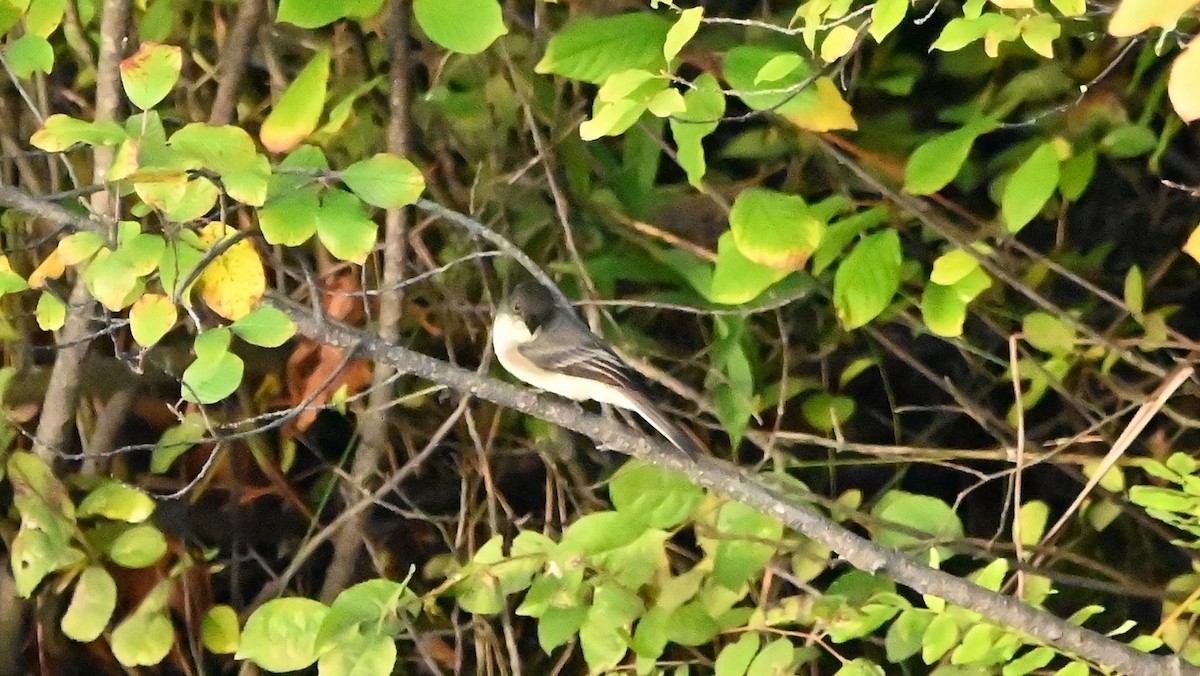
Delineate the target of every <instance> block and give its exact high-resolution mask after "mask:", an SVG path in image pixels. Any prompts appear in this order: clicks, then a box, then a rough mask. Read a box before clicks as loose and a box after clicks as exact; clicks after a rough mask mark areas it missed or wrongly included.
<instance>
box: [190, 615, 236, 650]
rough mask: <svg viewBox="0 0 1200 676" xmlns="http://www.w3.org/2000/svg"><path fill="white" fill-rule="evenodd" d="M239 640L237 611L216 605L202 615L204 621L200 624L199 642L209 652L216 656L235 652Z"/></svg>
mask: <svg viewBox="0 0 1200 676" xmlns="http://www.w3.org/2000/svg"><path fill="white" fill-rule="evenodd" d="M241 638H242V631H241V628H240V627H239V626H238V617H237V611H235V610H234V609H233V608H232V607H230V606H227V605H224V604H222V605H216V606H213V607H212V608H209V609H208V612H207V613H205V614H204V619H203V620H201V622H200V640H201V642H203V643H204V647H205V649H207V650H208V651H209V652H211V653H215V654H217V655H228V654H230V653H234V652H237V649H238V645H239V644H240V643H241Z"/></svg>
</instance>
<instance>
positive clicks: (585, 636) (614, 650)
mask: <svg viewBox="0 0 1200 676" xmlns="http://www.w3.org/2000/svg"><path fill="white" fill-rule="evenodd" d="M597 617H598V615H597V614H596V613H589V614H588V617H587V619H586V620H584V623H583V625H582V626H581V627H580V628H579V643H580V645H581V646H582V647H583V659H584V661H585V662H587V665H588V667H589V669H590V670H591V673H604V672H608V671H609V670H611V669H612V668H613V667H615V666H617V664H618V663H619V662H620V661H621V659H622V658H623V657H625V653H626V652H628V650H629V647H628V645H627V644H626V642H625V636H626V635H627V634H626V632H625V631H624V630H623V628H621V627H616V626H613V625H612V624H610V623H608V622H606V621H601V620H598V619H597Z"/></svg>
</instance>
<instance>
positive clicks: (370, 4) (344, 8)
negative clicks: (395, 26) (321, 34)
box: [160, 0, 383, 28]
mask: <svg viewBox="0 0 1200 676" xmlns="http://www.w3.org/2000/svg"><path fill="white" fill-rule="evenodd" d="M160 1H161V0H160ZM381 7H383V0H339V2H313V1H312V0H280V2H279V14H278V16H277V17H276V19H277V20H278V21H283V22H286V23H290V24H292V25H294V26H299V27H301V28H320V27H321V26H325V25H328V24H331V23H333V22H334V21H337V20H338V19H344V18H357V19H366V18H369V17H372V16H375V15H376V14H378V13H379V10H380V8H381Z"/></svg>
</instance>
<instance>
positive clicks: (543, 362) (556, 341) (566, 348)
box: [517, 321, 643, 392]
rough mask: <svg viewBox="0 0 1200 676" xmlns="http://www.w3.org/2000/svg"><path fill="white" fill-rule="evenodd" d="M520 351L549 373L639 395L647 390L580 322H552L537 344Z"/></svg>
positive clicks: (541, 332) (520, 347)
mask: <svg viewBox="0 0 1200 676" xmlns="http://www.w3.org/2000/svg"><path fill="white" fill-rule="evenodd" d="M517 350H518V351H519V352H520V353H521V354H522V355H524V356H525V358H526V359H528V360H529V361H531V362H533V363H534V364H536V365H537V366H540V367H541V368H544V369H546V370H547V371H554V372H556V373H563V374H566V375H569V376H575V377H577V378H587V379H588V380H597V381H600V382H602V383H608V384H610V385H616V386H617V387H621V388H623V389H628V390H633V391H635V392H641V391H642V389H643V388H642V386H641V384H640V382H639V380H638V376H637V375H636V374H634V372H633V370H632V369H631V368H630V367H629V366H628V365H627V364H625V362H623V361H621V358H620V357H618V356H617V355H615V354H613V352H612V350H609V349H608V348H607V347H605V345H604V343H602V342H601V341H600V339H599V338H597V337H596V335H595V334H594V333H592V332H591V331H589V330H588V329H587V327H585V326H583V325H582V324H579V323H576V322H569V323H568V322H562V321H551V322H550V323H549V324H546V325H545V326H543V327H542V328H540V329H539V330H538V331H537V334H536V335H535V336H534V339H533V340H531V341H529V342H528V343H525V344H523V345H520V346H519V347H517Z"/></svg>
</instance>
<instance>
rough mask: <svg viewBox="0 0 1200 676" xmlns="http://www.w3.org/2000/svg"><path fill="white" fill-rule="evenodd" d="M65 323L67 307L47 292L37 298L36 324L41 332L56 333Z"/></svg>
mask: <svg viewBox="0 0 1200 676" xmlns="http://www.w3.org/2000/svg"><path fill="white" fill-rule="evenodd" d="M66 322H67V306H66V304H65V303H63V302H62V301H61V300H59V299H58V297H57V296H55V295H54V294H52V293H50V292H49V291H43V292H42V295H41V296H40V297H39V298H38V304H37V324H38V326H39V327H40V328H41V329H42V330H43V331H57V330H59V329H61V328H62V325H63V324H65V323H66Z"/></svg>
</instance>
